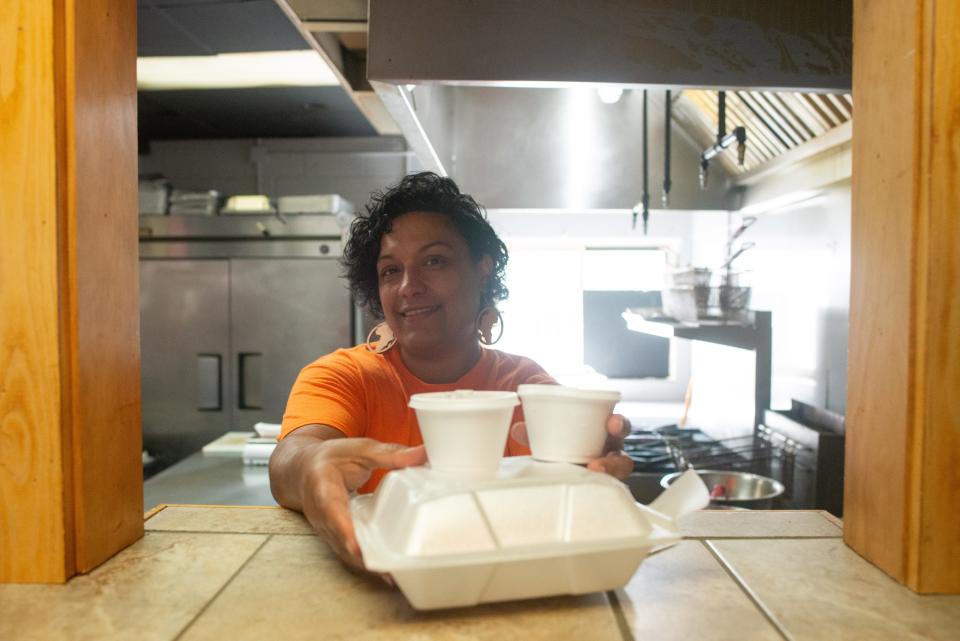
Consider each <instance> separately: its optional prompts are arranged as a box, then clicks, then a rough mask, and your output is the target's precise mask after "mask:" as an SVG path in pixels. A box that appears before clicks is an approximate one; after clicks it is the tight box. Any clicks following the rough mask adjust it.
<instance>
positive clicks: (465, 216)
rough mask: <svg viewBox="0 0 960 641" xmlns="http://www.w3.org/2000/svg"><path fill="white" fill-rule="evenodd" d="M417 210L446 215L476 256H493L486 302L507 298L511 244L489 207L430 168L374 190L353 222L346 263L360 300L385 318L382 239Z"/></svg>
mask: <svg viewBox="0 0 960 641" xmlns="http://www.w3.org/2000/svg"><path fill="white" fill-rule="evenodd" d="M414 211H423V212H434V213H439V214H443V215H444V216H446V217H447V218H449V219H450V222H452V223H453V225H454V226H455V227H456V228H457V231H459V232H460V235H461V236H462V237H463V240H464V241H465V242H466V243H467V247H469V248H470V255H471V257H472V258H473V259H474V260H475V261H476V260H480V259H481V258H482V257H483V256H489V257H490V259H491V260H492V261H493V271H492V272H491V274H490V278H489V279H488V280H487V283H486V290H485V291H484V292H483V293H482V294H481V302H482V305H483V306H484V307H486V306H488V305H493V304H495V303H496V302H498V301H501V300H505V299H506V298H507V295H508V293H509V292H508V291H507V288H506V286H505V285H504V284H503V277H504V271H505V270H506V267H507V260H508V258H509V255H508V253H507V247H506V245H504V244H503V241H502V240H500V238H499V237H498V236H497V233H496V232H495V231H494V230H493V227H491V226H490V223H489V222H488V221H487V217H486V215H485V213H484V210H483V208H482V207H481V206H480V205H479V204H477V201H476V200H474V199H473V197H472V196H470V195H469V194H464V193H462V192H461V191H460V188H459V187H457V184H456V183H455V182H453V180H451V179H450V178H444V177H443V176H439V175H437V174H435V173H433V172H432V171H424V172H420V173H417V174H410V175H408V176H406V177H404V179H403V180H401V181H400V182H399V184H397V185H394V186H393V187H390V188H388V189H387V190H386V191H382V192H374V193H373V194H372V195H371V197H370V202H369V203H368V204H367V206H366V214H364V215H360V216H358V217H357V218H356V219H355V220H354V221H353V224H351V225H350V239H349V240H348V241H347V244H346V246H345V247H344V249H343V258H342V259H341V264H342V265H343V268H344V276H346V278H347V281H348V282H349V284H350V291H351V292H352V293H353V295H354V297H355V298H356V300H357V302H358V303H359V304H360V305H368V306H369V308H370V312H371V313H372V314H373V315H374V316H376V317H377V318H383V307H382V306H381V304H380V290H379V280H378V274H377V258H379V256H380V241H381V239H382V238H383V235H384V234H387V233H389V232H390V230H391V229H392V227H393V221H394V220H396V219H397V218H399V217H400V216H402V215H403V214H408V213H410V212H414Z"/></svg>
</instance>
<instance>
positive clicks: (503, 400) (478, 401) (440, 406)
mask: <svg viewBox="0 0 960 641" xmlns="http://www.w3.org/2000/svg"><path fill="white" fill-rule="evenodd" d="M519 404H520V399H518V398H517V395H516V394H515V393H514V392H497V391H483V390H470V389H463V390H454V391H452V392H426V393H424V394H414V395H412V396H411V397H410V407H412V408H413V409H415V410H436V411H454V412H475V411H478V410H495V409H506V408H510V407H516V406H517V405H519Z"/></svg>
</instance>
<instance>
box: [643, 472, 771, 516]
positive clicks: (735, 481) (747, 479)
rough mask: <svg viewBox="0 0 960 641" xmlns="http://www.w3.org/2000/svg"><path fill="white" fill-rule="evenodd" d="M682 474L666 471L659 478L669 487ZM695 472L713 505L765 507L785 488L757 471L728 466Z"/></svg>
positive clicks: (661, 484) (761, 508) (764, 508)
mask: <svg viewBox="0 0 960 641" xmlns="http://www.w3.org/2000/svg"><path fill="white" fill-rule="evenodd" d="M681 474H682V472H674V473H673V474H667V475H666V476H664V477H663V478H662V479H660V486H661V487H664V488H666V487H669V486H670V484H671V483H673V482H674V480H676V479H677V478H678V477H679V476H680V475H681ZM697 474H699V475H700V478H701V479H702V480H703V482H704V483H705V484H706V486H707V489H709V490H710V504H711V506H714V507H746V508H750V509H754V510H766V509H769V508H770V507H772V506H773V499H775V498H777V497H778V496H780V495H781V494H783V492H784V487H783V484H782V483H780V482H779V481H776V480H774V479H771V478H767V477H766V476H760V475H759V474H750V473H748V472H731V471H728V470H697Z"/></svg>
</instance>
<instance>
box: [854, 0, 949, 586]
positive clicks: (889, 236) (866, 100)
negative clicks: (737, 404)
mask: <svg viewBox="0 0 960 641" xmlns="http://www.w3.org/2000/svg"><path fill="white" fill-rule="evenodd" d="M957 11H958V7H957V3H955V2H946V1H942V0H925V1H921V2H915V3H914V2H909V3H908V2H900V1H899V0H879V1H878V0H858V1H857V2H855V4H854V39H855V43H856V44H855V48H854V65H853V95H854V99H855V100H856V101H857V103H858V104H861V105H869V108H865V109H862V110H859V111H858V112H857V117H856V119H855V120H854V124H853V181H852V206H853V216H852V230H851V235H852V238H851V240H852V271H851V274H852V278H851V302H850V333H849V336H850V339H849V340H850V342H849V378H848V401H847V426H848V427H847V463H846V480H845V501H846V502H845V510H844V537H845V540H846V541H847V543H848V544H849V545H850V546H851V547H853V548H854V549H855V550H856V551H857V552H859V553H860V554H862V555H863V556H865V557H866V558H867V559H869V560H870V561H872V562H874V563H875V564H876V565H878V566H879V567H880V568H881V569H883V570H884V571H886V572H887V573H888V574H890V575H891V576H893V577H894V578H896V579H898V580H900V581H901V582H904V583H906V584H907V585H909V586H910V587H911V588H913V589H915V590H918V591H921V592H960V555H957V554H956V545H957V541H958V540H960V519H957V517H956V514H957V510H958V509H960V473H958V470H960V467H958V465H957V461H956V458H957V454H958V452H960V447H958V446H960V436H958V431H960V407H958V404H957V400H956V398H957V397H956V393H957V390H958V389H960V343H958V341H957V339H956V337H957V336H958V335H960V317H958V309H957V301H958V300H960V265H958V262H960V253H958V252H960V249H958V248H960V233H958V232H960V227H958V224H957V212H958V211H960V209H958V200H957V198H958V196H957V191H956V185H957V184H958V182H960V165H958V158H960V154H958V145H960V138H958V136H960V129H958V125H957V104H960V103H958V102H957V101H958V95H960V93H958V92H960V68H958V67H957V64H956V52H957V48H958V43H957V37H958V36H957V34H958V33H960V32H958V31H957V27H958V22H957Z"/></svg>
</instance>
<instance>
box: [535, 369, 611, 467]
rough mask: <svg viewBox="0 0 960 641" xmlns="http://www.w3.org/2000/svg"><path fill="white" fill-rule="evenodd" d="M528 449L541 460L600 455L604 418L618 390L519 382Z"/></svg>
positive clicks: (577, 460)
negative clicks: (521, 383) (522, 383)
mask: <svg viewBox="0 0 960 641" xmlns="http://www.w3.org/2000/svg"><path fill="white" fill-rule="evenodd" d="M517 393H518V394H519V395H520V400H521V401H522V402H523V416H524V421H525V422H526V424H527V437H528V438H529V440H530V452H531V453H532V454H533V457H534V458H535V459H538V460H541V461H557V462H561V461H562V462H567V463H586V462H587V461H589V460H590V459H593V458H597V457H598V456H600V455H601V454H603V446H604V443H605V442H606V440H607V417H608V416H610V414H611V412H613V408H614V406H615V405H616V404H617V402H618V401H619V400H620V392H617V391H611V390H587V389H578V388H574V387H564V386H562V385H520V386H519V387H518V388H517Z"/></svg>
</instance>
